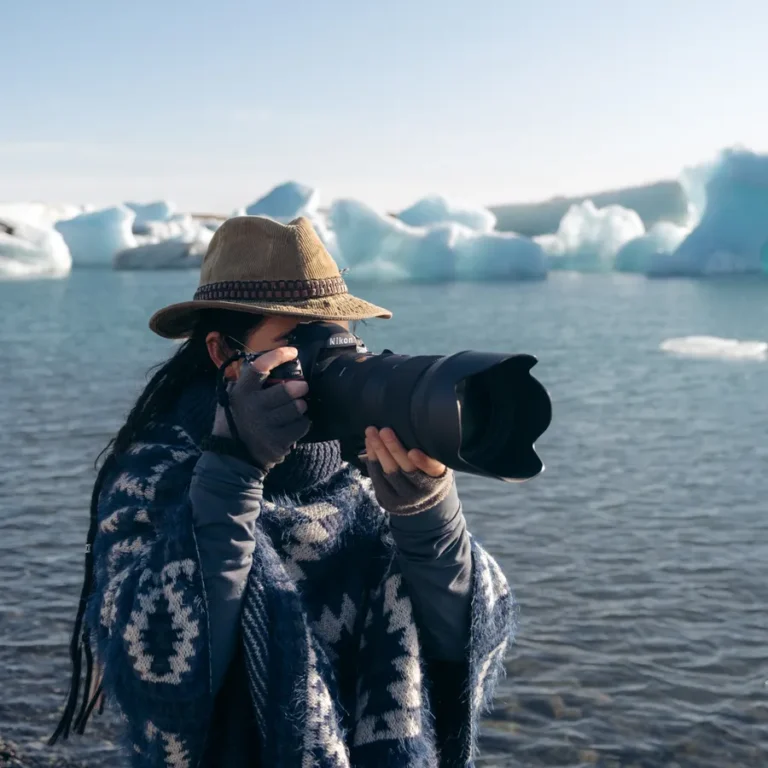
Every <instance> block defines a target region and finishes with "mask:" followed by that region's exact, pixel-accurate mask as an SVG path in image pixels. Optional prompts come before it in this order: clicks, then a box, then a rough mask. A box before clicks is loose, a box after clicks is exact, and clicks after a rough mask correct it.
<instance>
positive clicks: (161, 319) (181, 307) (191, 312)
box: [149, 293, 392, 339]
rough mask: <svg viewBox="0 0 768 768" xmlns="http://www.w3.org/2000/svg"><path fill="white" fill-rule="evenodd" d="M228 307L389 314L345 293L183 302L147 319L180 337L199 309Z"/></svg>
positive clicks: (333, 316) (320, 315) (327, 316)
mask: <svg viewBox="0 0 768 768" xmlns="http://www.w3.org/2000/svg"><path fill="white" fill-rule="evenodd" d="M204 309H227V310H230V311H232V312H249V313H250V314H253V315H283V316H285V315H295V316H296V317H301V318H305V319H307V320H368V319H370V318H374V317H379V318H382V319H384V320H387V319H389V318H390V317H392V313H391V312H390V311H389V310H388V309H384V308H383V307H377V306H376V305H375V304H371V303H370V302H368V301H364V300H363V299H358V298H357V297H356V296H352V295H350V294H348V293H344V294H340V295H337V296H325V297H323V298H314V299H302V300H300V301H292V302H283V303H279V302H273V301H223V300H210V301H195V300H193V301H183V302H180V303H179V304H171V305H170V306H168V307H165V308H164V309H161V310H158V311H157V312H155V314H154V315H152V317H151V318H150V321H149V327H150V328H151V329H152V330H153V331H154V332H155V333H156V334H158V335H159V336H163V337H164V338H166V339H183V338H186V337H187V336H190V335H191V334H192V331H193V330H194V328H195V324H196V322H197V319H198V317H199V314H200V311H201V310H204Z"/></svg>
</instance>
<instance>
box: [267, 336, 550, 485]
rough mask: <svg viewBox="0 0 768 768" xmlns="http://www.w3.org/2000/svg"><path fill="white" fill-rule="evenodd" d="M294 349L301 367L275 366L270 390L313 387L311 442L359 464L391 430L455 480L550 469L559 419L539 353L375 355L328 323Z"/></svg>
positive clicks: (516, 476) (294, 341)
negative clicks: (373, 430) (547, 447)
mask: <svg viewBox="0 0 768 768" xmlns="http://www.w3.org/2000/svg"><path fill="white" fill-rule="evenodd" d="M288 343H289V344H291V345H292V346H295V347H296V348H297V349H298V350H299V357H298V364H297V361H292V362H291V363H286V364H285V365H283V366H279V367H278V368H275V369H274V370H273V371H272V373H271V375H270V382H275V381H285V380H287V379H297V378H304V379H305V380H306V381H307V383H308V384H309V395H308V397H307V405H308V411H307V413H308V415H309V418H310V420H311V422H312V427H311V429H310V432H309V434H308V435H307V436H306V437H305V438H304V441H305V442H319V441H323V440H339V441H341V444H342V448H343V450H344V454H345V456H347V457H352V456H356V455H357V454H358V453H360V452H362V450H363V448H364V434H365V429H366V427H369V426H374V427H378V428H383V427H391V428H392V429H393V430H394V431H395V433H396V434H397V436H398V437H399V438H400V441H401V442H402V443H403V445H404V447H405V448H406V449H408V450H410V449H412V448H419V449H420V450H422V451H424V452H425V453H426V454H427V455H428V456H431V457H433V458H435V459H437V460H438V461H441V462H442V463H443V464H445V465H446V466H448V467H450V468H451V469H454V470H456V471H458V472H468V473H471V474H475V475H482V476H486V477H494V478H498V479H499V480H505V481H510V482H513V481H521V480H528V479H530V478H532V477H535V476H536V475H538V474H539V473H540V472H541V471H542V470H543V469H544V465H543V464H542V462H541V459H540V458H539V457H538V455H537V454H536V449H535V442H536V440H537V439H538V438H539V437H540V436H541V435H542V434H543V433H544V431H545V430H546V429H547V427H548V426H549V424H550V422H551V420H552V403H551V400H550V398H549V394H548V393H547V390H546V389H545V388H544V387H543V386H542V385H541V383H540V382H539V381H537V380H536V379H535V378H534V377H533V376H532V375H531V369H532V368H533V366H534V365H536V362H537V360H536V358H535V357H533V356H532V355H526V354H499V353H492V352H475V351H465V352H457V353H456V354H453V355H448V356H445V357H443V356H439V355H419V356H414V357H409V356H407V355H397V354H394V353H393V352H390V351H389V350H385V351H384V352H382V353H381V354H372V353H370V352H369V351H368V350H367V349H366V347H365V345H364V344H363V342H362V341H361V340H360V339H359V338H358V337H357V336H356V335H355V334H353V333H352V332H350V331H348V330H347V329H346V328H344V327H343V326H340V325H336V324H335V323H328V322H313V323H303V324H301V325H298V326H297V327H296V329H295V330H294V331H293V333H292V334H291V336H290V337H289V339H288Z"/></svg>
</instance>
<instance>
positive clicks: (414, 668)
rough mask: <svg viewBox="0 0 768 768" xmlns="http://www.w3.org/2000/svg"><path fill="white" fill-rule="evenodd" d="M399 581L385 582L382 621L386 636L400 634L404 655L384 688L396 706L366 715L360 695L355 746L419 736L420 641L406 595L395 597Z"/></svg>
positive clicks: (364, 697)
mask: <svg viewBox="0 0 768 768" xmlns="http://www.w3.org/2000/svg"><path fill="white" fill-rule="evenodd" d="M402 580H403V577H402V575H401V574H399V573H396V574H392V575H391V576H389V577H388V578H387V580H386V581H385V582H384V617H385V618H387V619H388V624H387V632H388V633H397V632H402V633H403V634H402V637H401V638H400V640H399V643H400V647H401V648H402V650H403V651H404V653H403V654H402V655H400V656H397V657H395V658H394V659H392V662H391V663H392V667H393V670H395V671H396V672H397V675H396V679H395V680H394V681H393V682H392V683H390V684H389V685H388V686H387V691H389V693H390V694H391V696H392V698H393V699H394V700H395V701H396V702H397V703H398V705H399V706H398V708H396V709H392V710H390V711H389V712H384V713H382V714H381V715H378V714H377V715H366V714H365V710H366V708H367V705H368V696H367V695H365V694H364V693H362V692H359V695H358V706H357V725H356V727H355V737H354V744H355V746H362V745H364V744H371V743H373V742H377V741H389V740H391V739H410V738H414V737H417V736H419V735H420V734H421V705H422V695H421V691H422V678H421V666H420V664H419V640H418V635H417V631H416V625H415V623H414V621H413V610H412V608H411V600H410V598H409V597H408V596H407V594H405V593H404V596H403V597H398V592H399V591H400V589H401V587H402ZM366 619H367V617H366Z"/></svg>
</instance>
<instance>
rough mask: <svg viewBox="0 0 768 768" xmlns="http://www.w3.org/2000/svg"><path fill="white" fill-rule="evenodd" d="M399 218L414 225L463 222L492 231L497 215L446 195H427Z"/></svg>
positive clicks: (484, 230) (465, 224)
mask: <svg viewBox="0 0 768 768" xmlns="http://www.w3.org/2000/svg"><path fill="white" fill-rule="evenodd" d="M397 218H398V219H400V221H402V222H403V223H404V224H410V225H411V226H412V227H424V226H429V225H430V224H446V223H448V224H463V225H464V226H465V227H469V229H473V230H475V231H476V232H491V231H493V229H494V227H495V226H496V217H495V216H494V215H493V214H492V213H491V212H490V211H489V210H488V209H487V208H480V207H472V206H466V205H459V204H458V203H455V202H451V201H449V200H447V199H446V198H444V197H439V196H437V195H436V196H433V197H425V198H423V199H422V200H419V201H418V202H416V203H414V204H413V205H412V206H410V207H409V208H406V209H405V210H404V211H401V212H400V213H398V214H397Z"/></svg>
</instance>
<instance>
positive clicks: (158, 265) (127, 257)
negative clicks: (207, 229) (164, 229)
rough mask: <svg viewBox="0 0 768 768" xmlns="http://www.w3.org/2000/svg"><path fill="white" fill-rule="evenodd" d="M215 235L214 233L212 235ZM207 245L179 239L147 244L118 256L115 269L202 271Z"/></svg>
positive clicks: (115, 260)
mask: <svg viewBox="0 0 768 768" xmlns="http://www.w3.org/2000/svg"><path fill="white" fill-rule="evenodd" d="M211 234H213V233H211ZM207 247H208V245H207V243H205V244H203V243H201V242H200V241H184V240H182V239H179V238H174V239H173V240H163V241H161V242H159V243H147V244H145V245H139V246H137V247H136V248H129V249H128V250H126V251H121V252H120V253H118V254H116V256H115V259H114V267H115V269H200V265H201V264H202V263H203V257H204V256H205V251H206V249H207Z"/></svg>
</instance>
